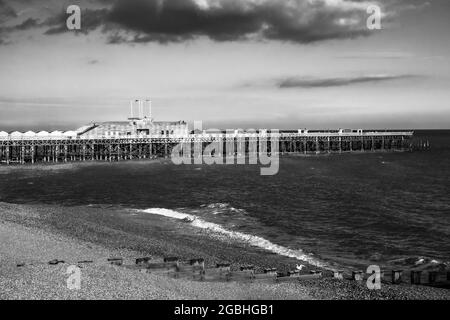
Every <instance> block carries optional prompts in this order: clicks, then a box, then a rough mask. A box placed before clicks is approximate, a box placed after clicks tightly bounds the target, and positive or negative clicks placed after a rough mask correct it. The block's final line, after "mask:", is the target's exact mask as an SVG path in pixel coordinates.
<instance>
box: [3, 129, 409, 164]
mask: <svg viewBox="0 0 450 320" xmlns="http://www.w3.org/2000/svg"><path fill="white" fill-rule="evenodd" d="M412 137H413V132H412V131H397V132H395V131H392V132H390V131H382V132H381V131H360V130H359V131H358V132H348V133H347V132H325V131H317V132H301V133H300V132H293V131H280V132H278V133H266V132H259V133H248V132H245V133H219V134H208V133H200V134H189V135H184V136H174V135H154V136H127V137H98V138H91V137H83V136H81V137H68V136H57V137H55V136H52V137H50V136H44V137H37V136H34V137H26V136H25V135H22V136H19V137H17V136H12V135H9V136H2V137H0V163H1V164H25V163H36V162H68V161H93V160H98V161H100V160H101V161H120V160H131V159H148V158H155V157H169V156H170V155H171V152H172V149H173V148H174V147H175V146H176V145H179V144H183V145H184V146H186V145H189V146H191V148H190V150H192V156H195V152H199V149H201V150H202V151H203V150H204V148H205V147H206V146H207V145H208V144H210V143H212V142H216V143H218V144H219V145H221V146H223V148H222V150H223V153H224V155H241V156H242V155H248V154H251V153H257V152H259V151H260V150H261V151H267V152H269V153H270V152H272V144H273V143H276V142H278V150H273V151H274V152H279V153H280V154H319V153H343V152H380V151H407V150H411V147H412V144H411V138H412Z"/></svg>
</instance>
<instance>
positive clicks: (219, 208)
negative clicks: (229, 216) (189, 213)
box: [200, 202, 247, 214]
mask: <svg viewBox="0 0 450 320" xmlns="http://www.w3.org/2000/svg"><path fill="white" fill-rule="evenodd" d="M200 207H201V208H207V209H213V211H212V214H218V213H222V212H231V213H242V214H247V212H246V211H245V210H244V209H238V208H235V207H233V206H231V205H230V204H229V203H221V202H218V203H210V204H202V205H201V206H200Z"/></svg>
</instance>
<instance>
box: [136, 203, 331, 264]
mask: <svg viewBox="0 0 450 320" xmlns="http://www.w3.org/2000/svg"><path fill="white" fill-rule="evenodd" d="M142 211H143V212H145V213H150V214H155V215H160V216H165V217H169V218H174V219H178V220H183V221H185V222H189V223H190V224H191V225H192V226H194V227H197V228H201V229H205V230H208V231H211V232H214V233H217V234H220V235H224V236H226V237H227V238H229V239H232V240H236V241H239V242H244V243H247V244H249V245H251V246H254V247H258V248H261V249H265V250H267V251H270V252H273V253H276V254H279V255H281V256H285V257H289V258H295V259H297V260H301V261H305V262H308V263H309V264H311V265H313V266H316V267H325V264H323V263H322V262H320V261H318V260H317V259H315V258H313V257H311V256H310V255H308V254H306V253H304V252H303V251H302V250H293V249H289V248H286V247H283V246H281V245H278V244H275V243H272V242H270V241H269V240H267V239H264V238H262V237H259V236H255V235H250V234H246V233H243V232H238V231H231V230H227V229H225V228H223V227H222V226H220V225H218V224H216V223H213V222H208V221H205V220H203V219H201V218H199V217H197V216H195V215H192V214H187V213H183V212H179V211H175V210H170V209H165V208H150V209H146V210H142Z"/></svg>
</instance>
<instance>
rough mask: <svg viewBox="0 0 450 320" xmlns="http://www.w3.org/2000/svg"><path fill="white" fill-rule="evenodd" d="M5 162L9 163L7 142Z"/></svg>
mask: <svg viewBox="0 0 450 320" xmlns="http://www.w3.org/2000/svg"><path fill="white" fill-rule="evenodd" d="M6 164H9V143H8V144H7V145H6Z"/></svg>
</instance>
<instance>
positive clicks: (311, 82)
mask: <svg viewBox="0 0 450 320" xmlns="http://www.w3.org/2000/svg"><path fill="white" fill-rule="evenodd" d="M412 77H415V76H413V75H369V76H359V77H343V78H320V79H317V78H315V79H313V78H287V79H283V80H281V81H278V82H277V87H278V88H280V89H285V88H326V87H340V86H348V85H352V84H359V83H368V82H372V83H373V82H382V81H390V80H398V79H405V78H412Z"/></svg>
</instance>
